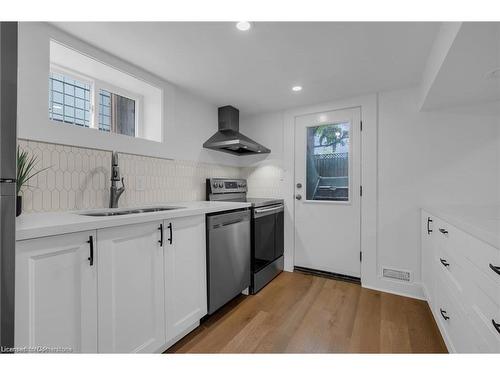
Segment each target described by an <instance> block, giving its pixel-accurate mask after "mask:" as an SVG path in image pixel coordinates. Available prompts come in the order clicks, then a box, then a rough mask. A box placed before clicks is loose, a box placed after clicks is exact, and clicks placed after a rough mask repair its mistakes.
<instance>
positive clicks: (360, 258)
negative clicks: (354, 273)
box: [359, 251, 363, 262]
mask: <svg viewBox="0 0 500 375" xmlns="http://www.w3.org/2000/svg"><path fill="white" fill-rule="evenodd" d="M359 261H360V262H362V261H363V252H362V251H360V252H359Z"/></svg>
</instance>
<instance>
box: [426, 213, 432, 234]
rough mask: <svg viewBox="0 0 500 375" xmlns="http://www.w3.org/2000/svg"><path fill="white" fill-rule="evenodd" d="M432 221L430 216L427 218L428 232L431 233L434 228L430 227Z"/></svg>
mask: <svg viewBox="0 0 500 375" xmlns="http://www.w3.org/2000/svg"><path fill="white" fill-rule="evenodd" d="M430 223H432V219H431V218H430V217H428V218H427V234H431V233H432V229H431V227H430V225H429V224H430Z"/></svg>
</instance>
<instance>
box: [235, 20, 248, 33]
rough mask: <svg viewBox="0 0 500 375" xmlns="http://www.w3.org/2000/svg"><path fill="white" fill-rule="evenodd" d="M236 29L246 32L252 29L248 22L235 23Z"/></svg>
mask: <svg viewBox="0 0 500 375" xmlns="http://www.w3.org/2000/svg"><path fill="white" fill-rule="evenodd" d="M236 28H237V29H238V30H240V31H248V30H250V29H251V28H252V23H251V22H248V21H239V22H237V23H236Z"/></svg>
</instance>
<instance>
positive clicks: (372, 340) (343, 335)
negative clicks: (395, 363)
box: [167, 272, 446, 353]
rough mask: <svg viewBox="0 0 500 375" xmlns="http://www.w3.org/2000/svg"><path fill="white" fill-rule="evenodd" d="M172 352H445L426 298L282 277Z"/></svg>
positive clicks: (211, 321) (235, 302) (289, 275)
mask: <svg viewBox="0 0 500 375" xmlns="http://www.w3.org/2000/svg"><path fill="white" fill-rule="evenodd" d="M167 353H446V347H445V345H444V342H443V340H442V338H441V335H440V333H439V331H438V329H437V326H436V324H435V322H434V319H433V317H432V314H431V311H430V309H429V307H428V305H427V303H426V302H425V301H419V300H416V299H412V298H406V297H400V296H396V295H393V294H388V293H383V292H378V291H373V290H370V289H364V288H361V286H359V285H357V284H353V283H348V282H344V281H337V280H332V279H328V278H324V277H318V276H312V275H307V274H302V273H297V272H294V273H290V272H283V273H282V274H280V275H279V276H278V277H277V278H276V279H274V280H273V281H272V282H271V283H270V284H269V285H267V286H266V287H265V288H264V289H263V290H262V291H261V292H260V293H259V294H257V295H255V296H240V297H237V298H236V299H235V300H233V301H231V302H230V303H229V304H228V305H226V306H225V307H223V308H222V309H221V310H220V311H218V312H217V313H215V314H214V315H212V316H211V317H209V318H208V319H206V320H205V321H204V322H203V323H202V324H201V325H200V327H198V328H197V329H196V330H194V331H193V332H191V333H190V334H189V335H188V336H186V337H185V338H184V339H182V340H181V341H180V342H178V343H177V344H175V345H174V346H173V347H171V348H170V349H169V350H168V351H167Z"/></svg>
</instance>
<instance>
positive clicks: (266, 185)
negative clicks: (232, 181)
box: [240, 163, 283, 198]
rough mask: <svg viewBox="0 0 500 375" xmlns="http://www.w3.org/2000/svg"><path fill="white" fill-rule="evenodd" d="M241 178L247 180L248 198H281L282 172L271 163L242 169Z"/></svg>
mask: <svg viewBox="0 0 500 375" xmlns="http://www.w3.org/2000/svg"><path fill="white" fill-rule="evenodd" d="M240 175H241V178H245V179H246V180H247V185H248V196H249V197H266V198H283V189H282V181H283V170H282V169H281V168H280V167H279V166H277V165H274V164H272V163H270V164H265V163H263V164H261V165H259V166H257V167H243V168H241V170H240Z"/></svg>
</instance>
